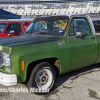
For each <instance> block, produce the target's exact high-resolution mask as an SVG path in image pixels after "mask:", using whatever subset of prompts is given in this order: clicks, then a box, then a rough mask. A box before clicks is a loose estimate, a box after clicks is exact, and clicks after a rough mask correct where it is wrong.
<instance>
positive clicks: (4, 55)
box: [2, 51, 11, 67]
mask: <svg viewBox="0 0 100 100" xmlns="http://www.w3.org/2000/svg"><path fill="white" fill-rule="evenodd" d="M2 58H3V64H2V66H8V67H10V66H11V62H10V52H7V51H3V52H2Z"/></svg>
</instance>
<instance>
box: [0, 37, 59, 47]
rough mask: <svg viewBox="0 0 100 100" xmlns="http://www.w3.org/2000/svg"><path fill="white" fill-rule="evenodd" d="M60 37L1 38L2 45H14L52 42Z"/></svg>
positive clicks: (0, 43)
mask: <svg viewBox="0 0 100 100" xmlns="http://www.w3.org/2000/svg"><path fill="white" fill-rule="evenodd" d="M59 38H60V37H45V36H18V37H6V38H1V39H0V45H2V46H7V47H12V46H16V45H24V44H35V43H42V42H50V41H55V40H57V39H59Z"/></svg>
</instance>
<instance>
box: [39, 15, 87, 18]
mask: <svg viewBox="0 0 100 100" xmlns="http://www.w3.org/2000/svg"><path fill="white" fill-rule="evenodd" d="M52 16H68V17H71V16H89V15H86V14H58V15H48V16H41V17H52ZM41 17H37V18H41Z"/></svg>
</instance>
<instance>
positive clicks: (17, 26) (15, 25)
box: [0, 22, 25, 37]
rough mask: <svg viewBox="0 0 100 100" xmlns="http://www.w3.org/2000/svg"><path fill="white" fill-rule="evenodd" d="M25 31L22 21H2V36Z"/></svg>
mask: <svg viewBox="0 0 100 100" xmlns="http://www.w3.org/2000/svg"><path fill="white" fill-rule="evenodd" d="M24 31H25V27H24V24H23V23H22V22H0V37H9V36H11V37H12V36H20V35H22V34H23V33H24Z"/></svg>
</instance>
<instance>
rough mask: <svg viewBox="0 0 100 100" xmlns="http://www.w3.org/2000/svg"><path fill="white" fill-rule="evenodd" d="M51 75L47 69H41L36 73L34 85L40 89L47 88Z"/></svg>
mask: <svg viewBox="0 0 100 100" xmlns="http://www.w3.org/2000/svg"><path fill="white" fill-rule="evenodd" d="M52 80H53V76H52V73H51V71H50V70H49V69H42V70H40V71H38V72H37V74H36V78H35V81H36V85H37V87H38V88H40V89H48V88H49V87H50V85H51V83H52Z"/></svg>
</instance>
